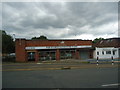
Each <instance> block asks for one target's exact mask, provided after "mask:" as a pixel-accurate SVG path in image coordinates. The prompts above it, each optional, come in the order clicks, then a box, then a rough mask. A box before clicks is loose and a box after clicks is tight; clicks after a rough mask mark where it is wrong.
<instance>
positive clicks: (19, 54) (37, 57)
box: [15, 38, 93, 62]
mask: <svg viewBox="0 0 120 90" xmlns="http://www.w3.org/2000/svg"><path fill="white" fill-rule="evenodd" d="M15 45H16V50H15V52H16V61H19V62H27V61H42V60H61V59H81V60H84V59H89V58H93V48H92V40H81V39H62V40H26V39H21V38H18V39H16V41H15Z"/></svg>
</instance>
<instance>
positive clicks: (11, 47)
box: [1, 30, 15, 53]
mask: <svg viewBox="0 0 120 90" xmlns="http://www.w3.org/2000/svg"><path fill="white" fill-rule="evenodd" d="M1 31H2V53H13V52H15V42H14V41H13V38H12V36H10V35H7V33H6V32H5V31H3V30H1Z"/></svg>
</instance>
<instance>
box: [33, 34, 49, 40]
mask: <svg viewBox="0 0 120 90" xmlns="http://www.w3.org/2000/svg"><path fill="white" fill-rule="evenodd" d="M36 39H40V40H47V37H46V36H44V35H41V36H40V37H33V38H32V40H36Z"/></svg>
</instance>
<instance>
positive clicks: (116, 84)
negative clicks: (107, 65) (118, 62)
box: [102, 83, 120, 87]
mask: <svg viewBox="0 0 120 90" xmlns="http://www.w3.org/2000/svg"><path fill="white" fill-rule="evenodd" d="M118 85H120V83H115V84H106V85H102V86H103V87H107V86H118Z"/></svg>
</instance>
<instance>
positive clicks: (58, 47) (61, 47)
mask: <svg viewBox="0 0 120 90" xmlns="http://www.w3.org/2000/svg"><path fill="white" fill-rule="evenodd" d="M91 47H92V46H91V45H86V46H44V47H26V48H25V49H27V50H29V49H30V50H33V49H64V48H91Z"/></svg>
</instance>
